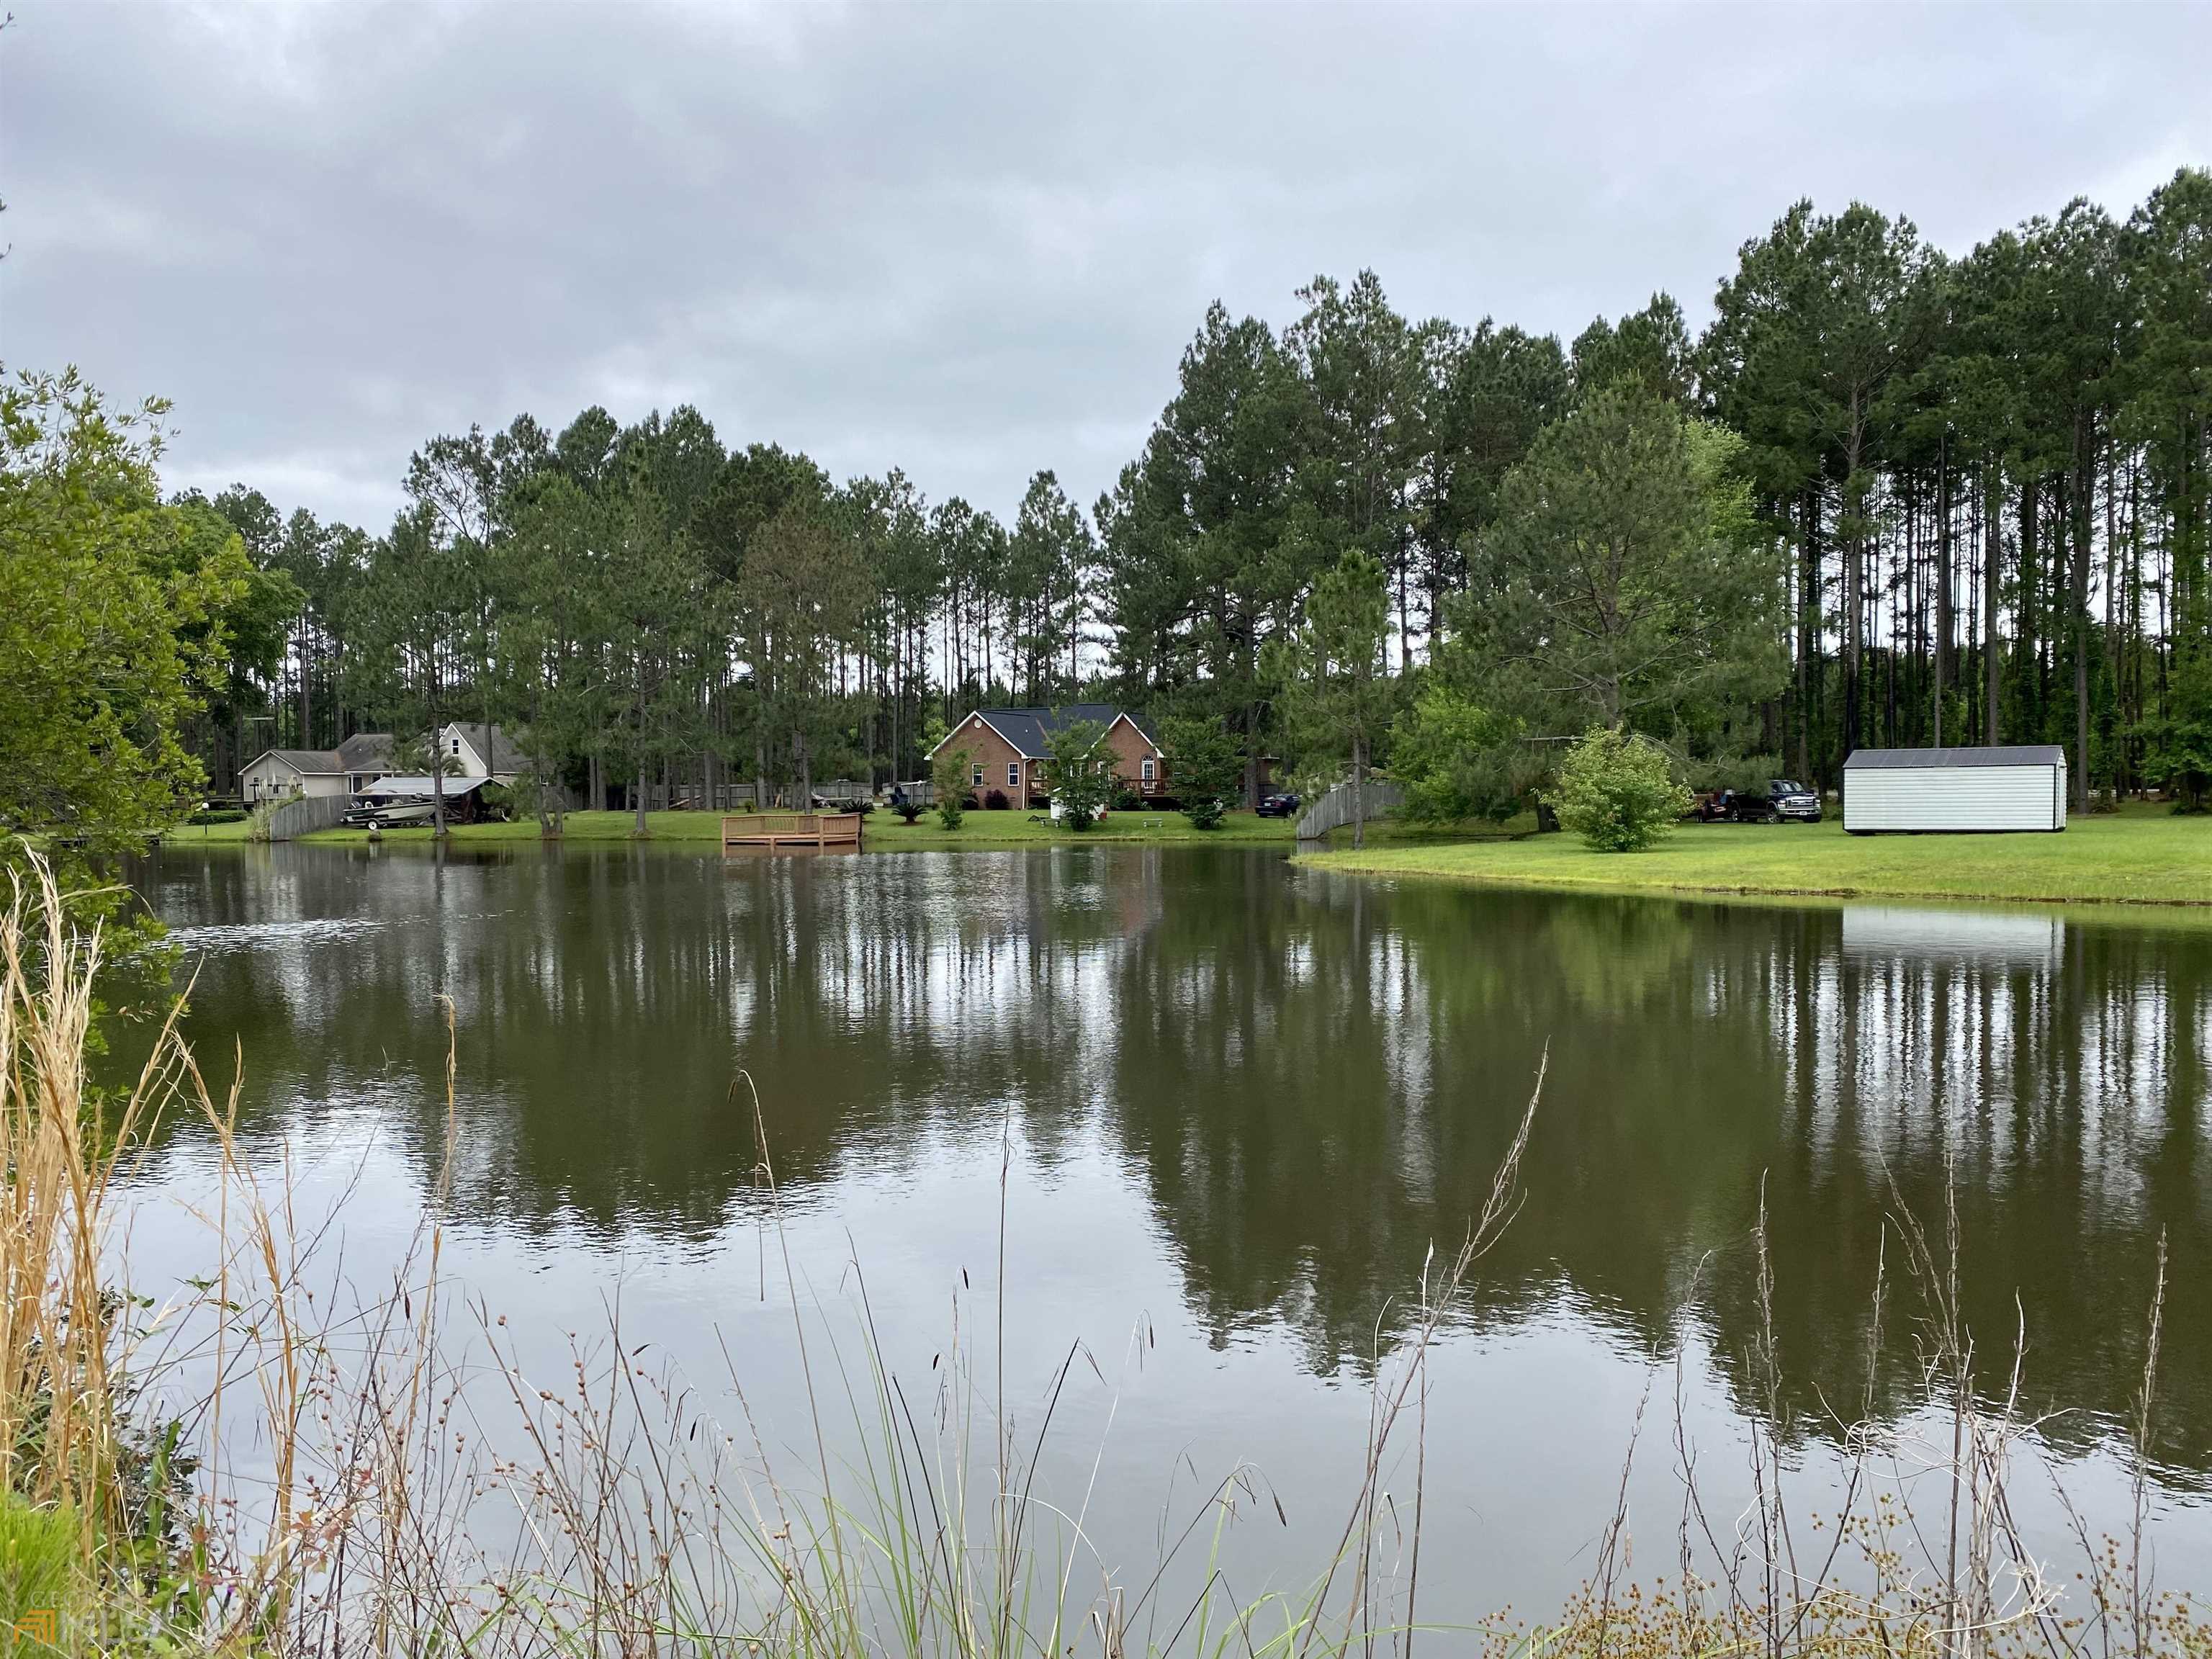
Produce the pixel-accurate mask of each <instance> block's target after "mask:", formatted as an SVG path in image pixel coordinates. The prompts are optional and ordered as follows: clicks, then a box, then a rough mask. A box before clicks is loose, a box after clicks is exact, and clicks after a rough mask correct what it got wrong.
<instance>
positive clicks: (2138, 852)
mask: <svg viewBox="0 0 2212 1659" xmlns="http://www.w3.org/2000/svg"><path fill="white" fill-rule="evenodd" d="M1301 861H1302V862H1304V863H1308V864H1310V865H1313V866H1316V867H1317V868H1321V869H1327V870H1348V871H1359V872H1366V873H1370V874H1375V875H1389V876H1423V877H1427V876H1435V877H1443V878H1449V879H1452V880H1457V881H1477V882H1491V883H1496V884H1500V885H1504V886H1512V887H1567V888H1586V889H1590V890H1610V891H1626V890H1671V891H1675V892H1693V893H1774V894H1821V895H1827V896H1836V897H1856V896H1887V897H1896V898H1976V899H2004V900H2011V901H2015V902H2025V903H2120V904H2212V817H2174V816H2173V815H2172V813H2171V812H2169V811H2167V810H2166V808H2165V807H2163V806H2138V807H2130V808H2128V809H2126V810H2124V811H2120V812H2118V813H2112V814H2106V815H2100V816H2098V817H2087V818H2081V817H2077V818H2075V819H2074V820H2073V821H2072V822H2071V823H2069V825H2068V826H2067V828H2066V829H2065V831H2064V833H2063V834H2060V835H2014V836H1846V835H1845V834H1844V829H1843V825H1842V823H1840V822H1839V821H1838V818H1837V817H1835V816H1834V815H1831V816H1830V817H1828V818H1827V819H1826V821H1825V822H1823V823H1817V824H1734V823H1686V824H1684V825H1682V826H1681V827H1680V829H1677V830H1676V831H1675V832H1674V834H1673V835H1671V836H1668V838H1667V839H1666V840H1665V841H1663V842H1661V843H1660V844H1659V845H1658V846H1656V847H1655V848H1650V850H1649V851H1646V852H1642V853H1593V852H1591V851H1590V850H1589V848H1585V847H1584V846H1583V844H1582V842H1580V841H1579V840H1577V838H1576V837H1574V836H1569V835H1557V836H1528V837H1527V838H1526V839H1523V840H1519V841H1489V842H1443V843H1429V844H1425V845H1419V846H1410V845H1398V846H1391V845H1383V846H1376V847H1370V848H1366V849H1364V850H1363V851H1359V852H1353V851H1352V849H1351V848H1348V847H1346V846H1344V845H1342V842H1341V837H1339V838H1338V839H1336V840H1335V841H1334V842H1332V844H1331V846H1330V847H1329V848H1328V850H1326V851H1323V852H1319V853H1315V854H1309V855H1307V856H1306V858H1304V860H1301Z"/></svg>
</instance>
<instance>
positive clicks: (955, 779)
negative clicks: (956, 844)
mask: <svg viewBox="0 0 2212 1659" xmlns="http://www.w3.org/2000/svg"><path fill="white" fill-rule="evenodd" d="M974 764H975V757H973V756H972V755H970V754H969V752H968V751H967V750H965V749H945V750H939V751H938V755H937V758H936V759H935V760H933V761H932V762H931V763H929V784H930V787H931V789H932V790H933V792H934V793H936V796H937V821H938V822H939V823H941V824H943V825H944V826H945V828H946V829H958V828H959V827H960V813H961V805H960V803H961V802H962V801H963V799H966V798H967V794H968V770H969V768H970V767H971V766H973V765H974Z"/></svg>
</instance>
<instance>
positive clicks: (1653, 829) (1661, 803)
mask: <svg viewBox="0 0 2212 1659" xmlns="http://www.w3.org/2000/svg"><path fill="white" fill-rule="evenodd" d="M1552 804H1553V806H1554V807H1556V808H1557V809H1558V811H1559V822H1560V823H1563V824H1565V826H1566V827H1567V828H1568V829H1571V830H1573V831H1574V832H1575V833H1576V834H1577V835H1578V836H1581V837H1582V838H1583V844H1584V845H1586V846H1588V847H1589V848H1591V849H1592V850H1593V851H1595V852H1600V853H1634V852H1639V851H1641V850H1642V849H1643V848H1646V847H1650V846H1651V845H1653V844H1654V843H1655V842H1657V841H1658V840H1659V839H1660V838H1661V837H1662V836H1665V835H1667V834H1668V833H1669V832H1670V831H1671V830H1672V829H1674V825H1675V823H1676V822H1677V821H1678V820H1679V819H1680V817H1681V816H1682V814H1683V813H1685V812H1686V811H1689V810H1690V792H1689V791H1688V790H1687V789H1686V788H1684V787H1682V786H1681V785H1680V784H1679V783H1677V782H1676V781H1674V772H1673V770H1672V769H1671V768H1669V767H1668V763H1667V757H1666V756H1665V754H1663V753H1662V751H1661V750H1660V749H1659V747H1658V745H1657V744H1653V743H1650V742H1648V741H1646V740H1645V739H1644V738H1638V737H1636V736H1634V735H1632V733H1629V732H1620V731H1616V730H1615V729H1614V728H1613V727H1612V726H1592V727H1591V728H1590V729H1589V731H1588V732H1585V733H1584V734H1583V740H1582V741H1581V742H1580V743H1578V744H1576V745H1575V746H1574V750H1573V752H1572V753H1571V754H1570V755H1569V756H1568V757H1567V760H1566V764H1565V765H1564V766H1562V767H1561V768H1560V769H1559V793H1558V794H1557V795H1556V796H1554V797H1553V802H1552Z"/></svg>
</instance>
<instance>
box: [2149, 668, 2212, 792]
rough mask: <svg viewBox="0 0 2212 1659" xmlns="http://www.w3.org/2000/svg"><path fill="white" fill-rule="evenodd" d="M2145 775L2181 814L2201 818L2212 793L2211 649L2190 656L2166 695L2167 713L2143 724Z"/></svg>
mask: <svg viewBox="0 0 2212 1659" xmlns="http://www.w3.org/2000/svg"><path fill="white" fill-rule="evenodd" d="M2140 735H2141V736H2142V738H2144V739H2145V740H2146V741H2147V744H2148V747H2147V750H2146V751H2145V755H2144V771H2145V774H2146V775H2148V777H2150V778H2152V779H2154V781H2157V782H2158V783H2160V784H2161V785H2163V786H2164V787H2166V790H2167V791H2168V792H2169V793H2172V796H2173V798H2174V807H2173V810H2174V811H2177V812H2202V811H2204V810H2205V805H2206V800H2205V797H2206V791H2207V790H2208V789H2212V647H2204V646H2199V647H2197V648H2196V649H2195V650H2193V651H2191V652H2188V653H2185V655H2184V656H2183V657H2182V659H2181V662H2180V665H2179V667H2177V668H2176V670H2175V671H2174V675H2173V679H2172V684H2170V685H2169V686H2168V688H2167V690H2166V712H2165V713H2164V714H2160V715H2159V716H2158V717H2156V718H2155V719H2153V720H2148V721H2146V722H2144V724H2143V728H2142V732H2141V734H2140Z"/></svg>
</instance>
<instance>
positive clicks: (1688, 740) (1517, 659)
mask: <svg viewBox="0 0 2212 1659" xmlns="http://www.w3.org/2000/svg"><path fill="white" fill-rule="evenodd" d="M1740 453H1741V442H1740V441H1739V440H1737V439H1736V438H1735V436H1734V435H1731V434H1729V433H1727V432H1725V431H1723V430H1721V429H1720V428H1716V427H1712V426H1710V425H1707V424H1706V423H1705V422H1700V421H1698V420H1695V419H1693V418H1692V417H1689V416H1685V415H1683V414H1682V412H1681V411H1680V410H1679V409H1677V408H1676V407H1675V406H1674V404H1670V403H1668V402H1666V401H1664V400H1662V399H1660V398H1654V397H1652V396H1651V395H1650V393H1648V392H1644V391H1642V390H1640V389H1639V388H1638V387H1636V386H1614V387H1612V388H1610V389H1607V390H1604V391H1600V392H1595V393H1593V394H1592V395H1591V396H1590V397H1589V399H1588V400H1586V401H1585V402H1584V403H1583V404H1582V405H1581V406H1580V407H1579V408H1577V410H1575V412H1574V413H1573V414H1572V415H1571V416H1568V417H1567V418H1566V419H1565V420H1564V421H1562V422H1559V423H1558V424H1557V425H1556V426H1553V427H1552V428H1549V429H1548V430H1547V431H1546V432H1545V434H1544V435H1542V436H1541V438H1539V439H1538V440H1537V441H1536V444H1535V447H1534V448H1533V449H1532V450H1531V451H1530V452H1529V454H1528V459H1526V460H1525V461H1523V462H1522V464H1521V465H1519V466H1517V467H1516V468H1515V469H1514V470H1513V471H1512V472H1511V473H1510V475H1508V477H1507V478H1506V481H1505V484H1504V489H1503V491H1502V492H1501V495H1502V499H1501V503H1500V511H1499V513H1498V521H1497V523H1496V524H1495V525H1494V526H1492V529H1491V531H1490V532H1489V533H1488V534H1486V536H1484V537H1483V538H1482V539H1481V542H1480V545H1479V546H1478V547H1477V549H1476V550H1475V552H1474V556H1473V559H1472V570H1471V578H1472V579H1471V581H1470V585H1469V587H1468V591H1467V592H1465V593H1464V594H1462V596H1460V598H1459V599H1458V600H1457V601H1456V602H1455V605H1454V607H1453V609H1452V612H1451V615H1452V621H1453V628H1452V632H1451V636H1450V638H1449V641H1447V644H1446V647H1444V648H1443V649H1442V650H1440V651H1439V653H1438V654H1437V669H1438V671H1439V673H1440V675H1441V677H1442V678H1443V683H1444V684H1446V685H1447V686H1448V687H1449V688H1450V689H1451V690H1454V691H1455V692H1456V693H1457V694H1459V695H1460V696H1463V697H1465V698H1466V699H1468V701H1470V702H1473V703H1474V704H1475V705H1477V706H1478V707H1480V708H1484V709H1486V710H1487V711H1488V712H1489V713H1490V714H1492V715H1493V716H1494V717H1495V718H1496V720H1497V721H1498V724H1497V726H1495V727H1494V728H1493V738H1494V740H1495V741H1496V742H1498V743H1499V744H1508V745H1516V744H1528V743H1529V742H1530V741H1532V740H1533V741H1534V742H1536V743H1539V744H1544V745H1547V746H1545V747H1538V748H1525V747H1524V748H1523V749H1522V752H1521V753H1520V754H1518V755H1502V754H1501V755H1496V756H1493V757H1491V760H1490V761H1489V763H1488V770H1489V773H1490V775H1491V776H1492V778H1494V779H1497V780H1499V781H1503V782H1504V783H1505V784H1506V785H1508V786H1509V787H1521V788H1526V787H1529V786H1530V785H1531V784H1532V783H1533V782H1534V781H1537V780H1539V779H1540V778H1541V774H1542V772H1543V770H1544V769H1546V766H1547V760H1548V757H1549V756H1550V754H1551V753H1552V752H1553V750H1551V748H1550V747H1548V745H1551V744H1556V743H1557V742H1558V741H1559V740H1560V739H1561V738H1566V737H1568V736H1571V734H1573V733H1576V732H1582V731H1584V730H1586V729H1587V728H1588V727H1589V726H1592V725H1599V726H1611V727H1615V728H1620V729H1626V728H1629V727H1633V728H1636V729H1638V730H1641V731H1644V732H1646V733H1648V734H1651V735H1655V736H1661V735H1663V736H1666V737H1668V738H1669V739H1670V740H1674V741H1676V742H1677V744H1678V746H1680V747H1681V748H1682V749H1684V750H1685V751H1688V750H1693V749H1694V750H1699V751H1700V752H1701V753H1702V754H1703V755H1704V757H1705V759H1706V760H1708V761H1718V760H1721V759H1723V758H1724V757H1725V756H1726V753H1727V751H1728V750H1729V747H1730V746H1731V745H1732V744H1740V743H1741V740H1742V739H1741V733H1742V732H1743V731H1744V730H1745V729H1746V728H1745V726H1744V725H1743V724H1742V723H1741V722H1738V721H1732V720H1730V719H1729V715H1730V714H1733V713H1735V712H1738V711H1741V710H1743V709H1745V708H1747V707H1748V706H1749V705H1752V704H1753V703H1755V702H1757V701H1758V700H1759V699H1760V698H1763V697H1766V696H1771V695H1772V694H1773V693H1774V692H1776V691H1778V690H1780V689H1781V687H1782V686H1783V684H1785V680H1786V675H1787V662H1786V659H1785V658H1784V654H1783V649H1782V645H1781V640H1780V634H1779V624H1780V621H1781V617H1782V614H1783V605H1784V555H1783V551H1782V550H1781V548H1780V546H1779V544H1778V543H1777V542H1776V541H1775V540H1774V538H1772V537H1771V535H1769V534H1767V533H1766V532H1765V531H1764V530H1763V529H1762V528H1761V526H1759V524H1758V523H1757V522H1756V520H1755V519H1754V518H1753V513H1752V512H1751V507H1750V504H1749V500H1748V495H1747V487H1746V484H1745V481H1744V480H1743V478H1742V477H1741V472H1740V469H1739V467H1738V465H1737V462H1738V457H1739V455H1740Z"/></svg>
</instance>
